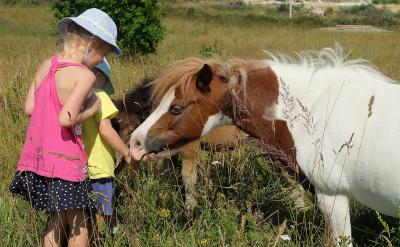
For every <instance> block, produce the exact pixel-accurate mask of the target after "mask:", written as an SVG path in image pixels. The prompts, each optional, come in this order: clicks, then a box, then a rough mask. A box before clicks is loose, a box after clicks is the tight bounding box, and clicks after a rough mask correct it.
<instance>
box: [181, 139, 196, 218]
mask: <svg viewBox="0 0 400 247" xmlns="http://www.w3.org/2000/svg"><path fill="white" fill-rule="evenodd" d="M199 149H200V142H199V141H192V142H190V143H188V144H187V145H185V146H184V147H183V148H182V149H181V150H180V153H181V159H182V180H183V184H184V186H185V206H186V210H188V211H189V212H192V211H193V210H194V209H195V208H196V206H197V200H196V197H195V195H196V181H197V159H198V154H199Z"/></svg>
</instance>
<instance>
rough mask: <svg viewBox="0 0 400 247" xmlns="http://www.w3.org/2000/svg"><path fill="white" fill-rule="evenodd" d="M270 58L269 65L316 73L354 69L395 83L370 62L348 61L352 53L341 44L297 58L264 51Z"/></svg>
mask: <svg viewBox="0 0 400 247" xmlns="http://www.w3.org/2000/svg"><path fill="white" fill-rule="evenodd" d="M264 52H265V53H266V54H267V55H268V56H269V59H267V60H266V61H267V63H270V64H273V63H276V64H278V65H285V64H286V65H298V66H302V67H305V68H308V69H312V70H314V71H315V72H316V71H318V70H321V69H325V68H334V69H346V68H347V69H352V70H354V71H361V72H363V73H366V74H369V75H370V76H372V77H375V78H377V79H379V80H382V81H387V82H390V83H394V82H395V81H394V80H393V79H391V78H389V77H387V76H386V75H384V74H383V73H382V72H380V71H378V70H377V69H376V68H375V67H374V66H372V65H371V64H370V62H369V61H367V60H365V59H352V60H350V59H347V58H348V56H349V54H350V52H348V53H346V54H345V53H344V50H343V48H342V47H341V46H340V45H339V44H335V47H334V48H331V47H327V48H324V49H322V50H320V51H302V52H297V53H295V54H296V56H295V57H290V56H288V55H283V54H277V55H274V54H273V53H272V52H269V51H264Z"/></svg>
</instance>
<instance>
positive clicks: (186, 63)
mask: <svg viewBox="0 0 400 247" xmlns="http://www.w3.org/2000/svg"><path fill="white" fill-rule="evenodd" d="M204 64H208V65H210V66H211V67H213V68H214V70H215V69H217V70H218V72H221V71H222V70H220V69H219V68H221V66H223V64H222V63H221V62H220V61H219V60H217V59H206V60H205V59H201V58H187V59H183V60H179V61H177V62H175V63H173V64H172V65H170V66H168V67H167V68H166V69H165V70H163V71H162V72H161V74H160V75H159V76H158V77H157V79H156V80H154V81H153V82H152V85H153V93H152V96H151V100H152V102H153V103H154V105H158V104H159V103H160V102H161V99H162V97H163V96H164V95H165V94H166V93H167V92H168V91H169V90H170V89H171V88H172V87H175V88H176V87H181V88H182V90H183V92H187V90H188V87H189V86H190V82H191V81H192V79H193V76H194V75H196V73H197V72H199V70H200V69H201V68H202V67H203V65H204Z"/></svg>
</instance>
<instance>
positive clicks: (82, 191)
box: [10, 171, 96, 212]
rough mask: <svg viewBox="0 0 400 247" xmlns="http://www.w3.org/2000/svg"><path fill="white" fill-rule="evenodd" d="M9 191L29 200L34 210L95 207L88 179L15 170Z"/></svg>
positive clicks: (53, 210)
mask: <svg viewBox="0 0 400 247" xmlns="http://www.w3.org/2000/svg"><path fill="white" fill-rule="evenodd" d="M10 191H11V193H12V194H13V195H14V196H17V197H21V198H22V199H24V200H27V201H29V202H30V204H31V206H32V207H33V208H35V209H36V210H45V211H49V212H58V211H63V210H67V209H80V208H82V209H87V210H93V211H94V210H95V209H96V204H95V200H93V199H95V196H94V195H93V193H92V184H91V182H90V180H89V179H86V180H85V181H83V182H70V181H66V180H63V179H60V178H48V177H43V176H40V175H37V174H36V173H34V172H30V171H23V172H21V171H17V173H16V175H15V177H14V179H13V180H12V182H11V184H10Z"/></svg>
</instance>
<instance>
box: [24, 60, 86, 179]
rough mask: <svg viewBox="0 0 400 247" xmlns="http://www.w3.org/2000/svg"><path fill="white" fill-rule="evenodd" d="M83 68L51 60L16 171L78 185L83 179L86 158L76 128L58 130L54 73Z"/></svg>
mask: <svg viewBox="0 0 400 247" xmlns="http://www.w3.org/2000/svg"><path fill="white" fill-rule="evenodd" d="M67 66H78V67H82V68H86V66H85V65H82V64H79V63H71V62H59V61H57V56H56V55H55V56H53V57H52V58H51V67H50V69H49V72H48V73H47V75H46V77H45V78H44V79H43V81H42V83H41V84H40V85H39V87H38V88H37V89H36V91H35V105H34V108H33V112H32V115H31V119H30V121H29V128H28V132H27V136H26V140H25V144H24V148H23V150H22V154H21V157H20V159H19V162H18V168H17V169H18V171H32V172H34V173H36V174H38V175H41V176H45V177H50V178H61V179H64V180H67V181H72V182H81V181H83V180H85V178H86V177H87V156H86V153H85V151H84V149H83V144H82V136H81V132H80V125H77V126H75V127H74V128H66V127H62V126H61V125H60V123H59V120H58V117H59V114H60V111H61V109H62V107H63V106H62V104H61V102H60V99H59V98H58V94H57V88H56V82H55V74H56V71H57V69H58V68H63V67H67Z"/></svg>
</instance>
